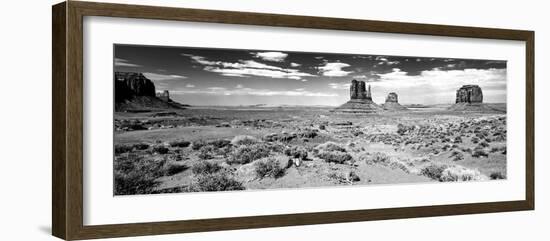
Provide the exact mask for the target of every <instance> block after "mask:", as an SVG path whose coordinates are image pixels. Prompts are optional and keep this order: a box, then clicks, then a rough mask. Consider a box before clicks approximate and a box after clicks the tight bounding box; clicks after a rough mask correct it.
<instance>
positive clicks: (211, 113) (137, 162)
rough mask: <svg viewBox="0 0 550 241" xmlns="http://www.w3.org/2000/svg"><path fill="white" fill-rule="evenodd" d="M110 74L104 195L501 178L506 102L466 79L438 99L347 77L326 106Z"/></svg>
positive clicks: (141, 77)
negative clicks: (487, 96) (197, 94)
mask: <svg viewBox="0 0 550 241" xmlns="http://www.w3.org/2000/svg"><path fill="white" fill-rule="evenodd" d="M114 81H115V99H116V101H115V114H114V143H115V145H114V179H115V180H114V184H115V190H114V194H115V195H133V194H154V193H180V192H205V191H236V190H258V189H274V188H307V187H327V186H346V185H376V184H403V183H428V182H460V181H491V180H499V179H505V178H506V104H505V103H501V104H498V103H484V101H483V92H482V89H481V88H480V87H479V86H477V85H463V86H456V96H453V98H455V97H456V101H455V102H454V103H449V104H434V105H426V104H409V105H402V104H400V102H399V95H398V94H399V93H395V92H391V93H374V92H372V91H371V88H370V85H368V83H365V82H363V81H357V80H352V81H349V82H350V83H349V89H348V90H343V91H342V93H343V94H344V95H348V92H347V91H349V101H347V102H345V103H342V104H341V105H340V106H338V107H334V106H298V105H278V106H276V105H264V104H254V105H238V106H235V105H227V106H225V105H215V106H214V105H208V106H200V105H186V104H185V103H178V102H177V101H174V100H172V99H171V97H170V92H169V91H168V90H165V91H158V89H155V84H154V83H153V82H152V81H151V80H149V79H148V78H147V77H146V76H144V75H143V74H141V73H122V72H116V73H115V75H114ZM367 85H368V86H367ZM374 95H384V96H386V98H385V102H384V103H375V102H374V101H373V100H372V96H374Z"/></svg>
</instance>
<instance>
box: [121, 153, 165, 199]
mask: <svg viewBox="0 0 550 241" xmlns="http://www.w3.org/2000/svg"><path fill="white" fill-rule="evenodd" d="M165 163H166V162H165V161H154V160H144V159H142V158H137V159H136V158H131V159H130V158H129V159H119V160H115V165H114V176H115V183H114V185H115V188H114V189H115V190H114V192H115V195H133V194H148V193H151V192H153V189H154V188H155V187H156V186H157V185H158V182H157V181H156V179H157V178H158V177H160V176H162V175H163V173H164V165H165Z"/></svg>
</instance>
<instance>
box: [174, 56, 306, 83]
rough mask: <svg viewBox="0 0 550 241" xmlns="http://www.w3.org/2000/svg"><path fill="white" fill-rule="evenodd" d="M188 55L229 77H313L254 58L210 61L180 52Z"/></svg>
mask: <svg viewBox="0 0 550 241" xmlns="http://www.w3.org/2000/svg"><path fill="white" fill-rule="evenodd" d="M182 55H183V56H187V57H190V58H191V59H192V60H193V61H195V62H196V63H199V64H201V65H205V66H204V68H203V69H204V70H205V71H208V72H213V73H218V74H220V75H223V76H231V77H250V76H261V77H268V78H281V79H294V80H301V79H302V77H313V76H315V75H312V74H310V73H305V72H301V71H300V70H298V69H287V68H281V67H278V66H273V65H267V64H263V63H259V62H256V61H254V60H239V61H238V62H224V61H211V60H208V59H206V58H204V57H202V56H197V55H190V54H182Z"/></svg>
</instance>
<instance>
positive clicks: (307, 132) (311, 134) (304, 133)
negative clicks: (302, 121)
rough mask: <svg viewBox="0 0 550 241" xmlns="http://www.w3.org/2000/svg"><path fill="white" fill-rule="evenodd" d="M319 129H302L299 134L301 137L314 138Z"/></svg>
mask: <svg viewBox="0 0 550 241" xmlns="http://www.w3.org/2000/svg"><path fill="white" fill-rule="evenodd" d="M317 134H318V133H317V130H310V129H308V130H305V131H302V132H300V133H299V134H298V136H299V137H301V138H309V139H312V138H315V137H316V136H317Z"/></svg>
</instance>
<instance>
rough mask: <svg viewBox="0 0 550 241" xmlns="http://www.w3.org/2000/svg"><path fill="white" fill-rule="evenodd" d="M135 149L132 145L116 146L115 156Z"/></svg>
mask: <svg viewBox="0 0 550 241" xmlns="http://www.w3.org/2000/svg"><path fill="white" fill-rule="evenodd" d="M133 149H134V148H133V147H132V146H130V145H123V144H117V145H115V154H121V153H127V152H131V151H132V150H133Z"/></svg>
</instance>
